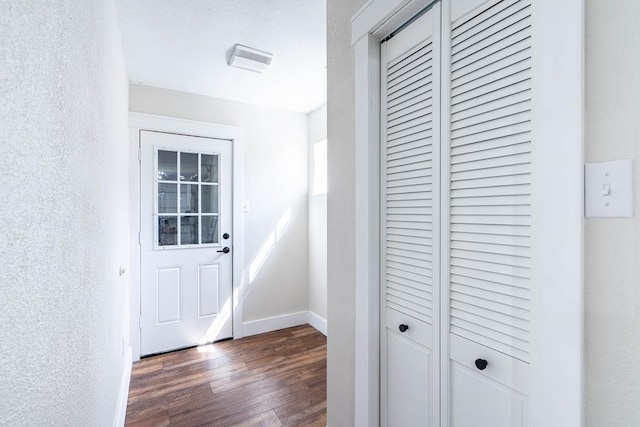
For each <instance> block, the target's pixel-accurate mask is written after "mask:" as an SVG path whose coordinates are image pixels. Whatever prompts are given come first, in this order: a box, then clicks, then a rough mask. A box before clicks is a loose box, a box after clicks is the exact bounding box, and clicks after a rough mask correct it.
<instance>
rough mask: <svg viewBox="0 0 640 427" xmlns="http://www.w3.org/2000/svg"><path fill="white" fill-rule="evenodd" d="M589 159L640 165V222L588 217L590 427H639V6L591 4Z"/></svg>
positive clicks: (595, 0)
mask: <svg viewBox="0 0 640 427" xmlns="http://www.w3.org/2000/svg"><path fill="white" fill-rule="evenodd" d="M586 11H587V17H586V19H587V21H586V25H587V31H586V33H587V40H586V42H587V43H586V46H587V49H586V121H585V123H586V128H585V131H586V132H585V134H586V142H585V143H586V147H585V148H586V150H585V153H586V161H587V162H599V161H607V160H616V159H634V183H633V185H634V218H626V219H622V218H620V219H614V218H588V219H587V220H586V229H585V232H586V235H585V277H586V280H585V333H586V334H585V335H586V343H585V345H586V348H585V349H586V400H585V402H586V414H587V424H588V425H589V426H593V427H599V426H607V427H614V426H637V425H640V173H639V168H640V79H639V76H640V26H639V25H638V16H640V2H638V1H635V0H622V1H614V2H612V1H607V0H587V2H586Z"/></svg>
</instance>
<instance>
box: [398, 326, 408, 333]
mask: <svg viewBox="0 0 640 427" xmlns="http://www.w3.org/2000/svg"><path fill="white" fill-rule="evenodd" d="M398 329H400V332H406V331H407V329H409V326H408V325H405V324H402V325H400V326H398Z"/></svg>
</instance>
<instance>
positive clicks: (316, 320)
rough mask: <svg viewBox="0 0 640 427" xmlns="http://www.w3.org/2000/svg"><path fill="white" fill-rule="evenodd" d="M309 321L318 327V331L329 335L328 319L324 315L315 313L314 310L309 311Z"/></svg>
mask: <svg viewBox="0 0 640 427" xmlns="http://www.w3.org/2000/svg"><path fill="white" fill-rule="evenodd" d="M307 313H308V316H307V323H309V324H310V325H311V326H313V327H314V328H316V329H317V330H318V331H320V332H322V333H323V334H324V336H325V337H326V336H327V319H323V318H322V317H320V316H318V315H317V314H315V313H314V312H313V311H308V312H307Z"/></svg>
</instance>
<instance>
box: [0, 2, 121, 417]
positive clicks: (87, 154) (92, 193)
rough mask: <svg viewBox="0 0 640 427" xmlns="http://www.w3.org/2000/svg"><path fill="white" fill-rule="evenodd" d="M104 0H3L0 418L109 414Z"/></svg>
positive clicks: (115, 167)
mask: <svg viewBox="0 0 640 427" xmlns="http://www.w3.org/2000/svg"><path fill="white" fill-rule="evenodd" d="M121 46H122V42H121V40H120V31H119V28H118V21H117V14H116V7H115V3H114V2H113V1H112V0H95V1H80V2H72V1H56V2H26V1H23V2H20V1H2V2H0V94H1V95H0V97H1V99H2V102H0V170H1V171H2V185H0V200H2V204H0V218H2V227H1V228H0V229H1V238H0V260H2V261H1V262H2V274H1V275H0V324H1V325H2V328H0V343H1V344H0V345H1V349H2V350H1V356H0V378H2V380H1V381H2V386H1V387H0V425H12V426H15V425H25V426H26V425H59V426H63V425H67V426H70V425H74V426H111V425H113V424H114V419H115V416H116V405H117V398H118V392H119V387H120V382H121V376H122V373H123V367H124V365H125V360H126V358H125V357H124V356H123V348H122V347H123V346H122V340H123V339H124V341H125V346H127V345H128V332H127V331H128V327H127V324H128V293H127V284H128V278H127V275H126V274H125V275H123V276H119V268H120V266H126V265H127V263H128V256H129V249H128V244H127V239H128V233H129V228H128V198H127V186H128V167H127V156H128V154H127V153H128V151H127V147H128V140H127V139H128V135H127V91H128V83H127V77H126V72H125V67H124V60H123V53H122V47H121Z"/></svg>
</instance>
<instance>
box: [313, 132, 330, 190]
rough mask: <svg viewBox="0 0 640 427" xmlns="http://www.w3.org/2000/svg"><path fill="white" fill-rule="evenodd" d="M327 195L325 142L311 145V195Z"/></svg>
mask: <svg viewBox="0 0 640 427" xmlns="http://www.w3.org/2000/svg"><path fill="white" fill-rule="evenodd" d="M322 194H327V140H326V139H325V140H324V141H320V142H316V143H315V144H314V145H313V195H314V196H319V195H322Z"/></svg>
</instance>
